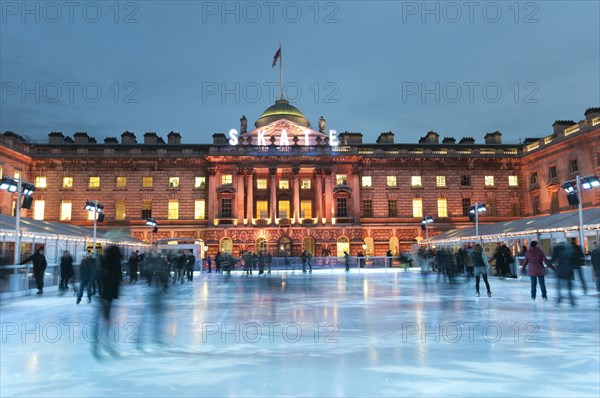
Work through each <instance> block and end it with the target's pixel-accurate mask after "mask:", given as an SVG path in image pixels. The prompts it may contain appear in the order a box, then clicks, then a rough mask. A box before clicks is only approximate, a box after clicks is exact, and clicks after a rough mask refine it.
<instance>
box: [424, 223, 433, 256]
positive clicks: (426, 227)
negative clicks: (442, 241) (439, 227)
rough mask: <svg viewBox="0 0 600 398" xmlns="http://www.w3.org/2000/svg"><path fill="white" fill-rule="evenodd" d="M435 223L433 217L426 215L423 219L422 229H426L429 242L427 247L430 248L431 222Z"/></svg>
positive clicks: (427, 241) (426, 238)
mask: <svg viewBox="0 0 600 398" xmlns="http://www.w3.org/2000/svg"><path fill="white" fill-rule="evenodd" d="M432 223H433V217H430V216H425V217H423V221H421V229H424V230H425V242H426V244H427V248H428V249H429V224H432Z"/></svg>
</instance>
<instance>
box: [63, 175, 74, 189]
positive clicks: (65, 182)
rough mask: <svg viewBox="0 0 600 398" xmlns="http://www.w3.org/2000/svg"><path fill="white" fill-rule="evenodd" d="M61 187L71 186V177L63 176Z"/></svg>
mask: <svg viewBox="0 0 600 398" xmlns="http://www.w3.org/2000/svg"><path fill="white" fill-rule="evenodd" d="M63 188H73V177H63Z"/></svg>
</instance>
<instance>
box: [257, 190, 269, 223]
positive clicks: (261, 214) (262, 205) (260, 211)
mask: <svg viewBox="0 0 600 398" xmlns="http://www.w3.org/2000/svg"><path fill="white" fill-rule="evenodd" d="M265 181H266V180H265ZM256 215H257V216H258V218H263V219H265V218H269V205H268V202H267V201H266V200H258V201H257V202H256Z"/></svg>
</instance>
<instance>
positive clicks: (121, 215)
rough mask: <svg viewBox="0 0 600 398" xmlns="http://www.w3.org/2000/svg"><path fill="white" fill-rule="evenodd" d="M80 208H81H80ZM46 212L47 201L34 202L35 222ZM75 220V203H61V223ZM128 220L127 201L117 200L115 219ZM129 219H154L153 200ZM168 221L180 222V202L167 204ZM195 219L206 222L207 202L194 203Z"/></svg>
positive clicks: (89, 212)
mask: <svg viewBox="0 0 600 398" xmlns="http://www.w3.org/2000/svg"><path fill="white" fill-rule="evenodd" d="M78 208H79V207H78ZM45 210H46V201H45V200H34V202H33V218H34V219H35V220H44V219H45ZM81 211H85V212H86V213H87V215H86V217H87V219H88V220H93V219H94V212H93V211H86V210H83V209H82V210H81ZM72 218H73V201H71V200H63V201H61V202H60V214H59V220H60V221H71V220H72ZM126 218H127V213H126V201H125V200H116V201H115V210H114V219H115V220H118V221H122V220H125V219H126ZM129 218H133V219H136V218H140V219H147V218H152V201H151V200H143V201H142V207H141V214H140V217H137V216H136V217H129ZM167 219H169V220H178V219H179V201H178V200H169V201H168V203H167ZM194 219H195V220H205V219H206V200H204V199H200V200H195V201H194Z"/></svg>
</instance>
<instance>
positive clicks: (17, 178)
mask: <svg viewBox="0 0 600 398" xmlns="http://www.w3.org/2000/svg"><path fill="white" fill-rule="evenodd" d="M20 179H21V173H20V172H18V171H15V180H20Z"/></svg>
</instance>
